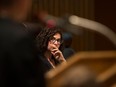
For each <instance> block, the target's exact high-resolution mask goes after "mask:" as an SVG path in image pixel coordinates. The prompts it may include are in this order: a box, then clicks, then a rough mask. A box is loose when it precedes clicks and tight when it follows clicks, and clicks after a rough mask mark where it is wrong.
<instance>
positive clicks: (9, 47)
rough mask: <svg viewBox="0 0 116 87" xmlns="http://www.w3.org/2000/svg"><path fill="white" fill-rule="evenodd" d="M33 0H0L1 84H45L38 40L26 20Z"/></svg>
mask: <svg viewBox="0 0 116 87" xmlns="http://www.w3.org/2000/svg"><path fill="white" fill-rule="evenodd" d="M31 4H32V1H31V0H0V87H9V86H11V87H44V79H43V72H42V64H41V62H40V60H38V59H37V54H36V53H37V51H36V47H35V43H34V41H33V38H32V37H31V35H30V34H29V33H28V32H27V31H26V28H25V26H24V25H23V24H22V22H23V21H24V20H25V19H26V16H27V14H28V12H29V10H30V7H31Z"/></svg>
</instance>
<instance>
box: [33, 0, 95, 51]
mask: <svg viewBox="0 0 116 87" xmlns="http://www.w3.org/2000/svg"><path fill="white" fill-rule="evenodd" d="M35 4H36V5H37V8H36V10H37V11H41V10H45V11H47V12H48V13H49V14H51V15H53V16H57V17H62V16H64V15H66V14H74V15H78V16H81V17H84V18H89V19H94V0H37V2H36V3H35ZM93 42H94V41H93V33H91V32H89V31H83V35H81V36H75V37H74V38H73V43H72V47H73V48H74V49H75V50H76V51H83V50H92V49H94V43H93Z"/></svg>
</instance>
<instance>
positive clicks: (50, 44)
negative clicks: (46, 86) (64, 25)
mask: <svg viewBox="0 0 116 87" xmlns="http://www.w3.org/2000/svg"><path fill="white" fill-rule="evenodd" d="M36 40H37V47H38V50H39V54H41V55H39V58H40V59H41V60H42V63H43V64H44V71H45V72H47V71H49V70H50V69H53V68H56V66H57V65H58V64H61V63H66V60H65V58H64V56H63V54H62V52H61V49H62V32H61V30H60V29H59V28H57V27H50V28H49V27H45V28H43V29H42V30H41V31H40V33H39V34H38V36H37V38H36Z"/></svg>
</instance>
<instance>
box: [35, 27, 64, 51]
mask: <svg viewBox="0 0 116 87" xmlns="http://www.w3.org/2000/svg"><path fill="white" fill-rule="evenodd" d="M56 33H59V34H60V35H61V40H63V39H62V31H61V29H60V28H58V27H52V28H49V27H44V28H43V29H41V31H40V33H39V34H38V35H37V37H36V43H37V48H38V51H39V52H40V53H45V51H46V50H47V46H48V42H49V40H50V38H52V37H53V36H54V35H55V34H56ZM59 49H60V50H61V51H62V49H63V45H62V44H61V45H60V47H59Z"/></svg>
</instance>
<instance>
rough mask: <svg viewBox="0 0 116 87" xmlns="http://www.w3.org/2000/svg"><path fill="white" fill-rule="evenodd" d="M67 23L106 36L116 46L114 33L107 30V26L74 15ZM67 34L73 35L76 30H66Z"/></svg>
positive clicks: (115, 34)
mask: <svg viewBox="0 0 116 87" xmlns="http://www.w3.org/2000/svg"><path fill="white" fill-rule="evenodd" d="M68 20H69V22H70V23H71V24H73V25H76V26H78V27H83V28H85V29H90V30H93V31H97V32H99V33H101V34H103V35H104V36H106V37H107V38H108V39H109V40H110V41H111V42H112V43H113V44H114V45H115V46H116V33H115V32H113V31H112V30H111V29H110V28H108V27H107V26H105V25H103V24H101V23H98V22H96V21H92V20H89V19H86V18H82V17H78V16H76V15H72V16H70V17H69V18H68ZM66 30H67V31H69V32H72V31H73V32H72V33H74V32H75V31H76V30H74V29H69V28H67V29H66Z"/></svg>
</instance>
